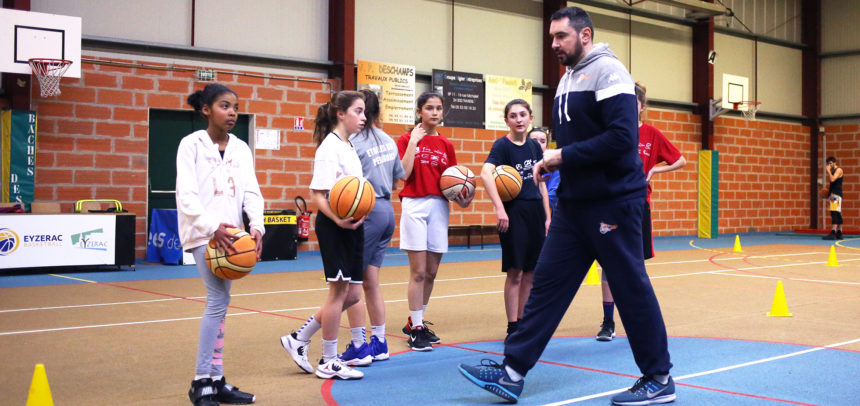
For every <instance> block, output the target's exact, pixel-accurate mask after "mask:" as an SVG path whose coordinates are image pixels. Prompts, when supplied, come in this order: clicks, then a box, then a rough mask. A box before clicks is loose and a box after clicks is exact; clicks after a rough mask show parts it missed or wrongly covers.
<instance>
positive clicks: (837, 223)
mask: <svg viewBox="0 0 860 406" xmlns="http://www.w3.org/2000/svg"><path fill="white" fill-rule="evenodd" d="M826 164H827V166H825V167H824V174H825V175H827V182H828V183H829V184H830V187H829V188H828V193H829V196H828V197H827V204H828V206H829V209H830V223H831V224H832V226H831V227H832V228H831V229H830V234H827V235H826V236H824V237H823V238H822V239H823V240H841V239H842V223H843V221H842V177H843V176H845V172H843V171H842V168H840V167H839V163H838V162H837V161H836V158H835V157H832V156H831V157H828V158H827V161H826Z"/></svg>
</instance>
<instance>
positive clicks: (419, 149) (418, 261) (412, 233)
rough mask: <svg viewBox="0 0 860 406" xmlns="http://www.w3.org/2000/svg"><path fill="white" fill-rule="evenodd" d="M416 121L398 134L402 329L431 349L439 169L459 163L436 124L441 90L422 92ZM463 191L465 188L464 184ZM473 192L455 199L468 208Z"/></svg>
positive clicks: (441, 216) (444, 247) (442, 202)
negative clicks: (404, 258) (405, 264)
mask: <svg viewBox="0 0 860 406" xmlns="http://www.w3.org/2000/svg"><path fill="white" fill-rule="evenodd" d="M416 105H417V112H418V123H417V124H416V125H415V128H413V129H412V131H410V132H408V133H406V134H403V135H401V136H400V138H398V139H397V151H398V153H399V154H400V162H401V163H402V164H403V170H404V171H406V182H405V183H404V185H403V190H401V191H400V200H401V203H402V206H401V207H402V214H401V216H400V249H401V250H403V251H406V254H407V255H408V256H409V287H408V290H407V298H408V302H409V318H407V320H406V325H405V326H404V327H403V334H406V335H408V336H409V338H408V340H407V341H406V344H407V345H408V346H409V347H410V348H412V350H413V351H431V350H433V346H432V345H433V344H438V343H440V342H441V339H439V337H438V336H436V334H435V333H434V332H433V331H432V330H430V329H429V328H427V324H432V323H429V322H427V320H425V319H424V313H425V312H426V311H427V304H428V303H429V302H430V294H431V293H433V283H434V281H435V280H436V273H437V272H438V271H439V263H440V262H441V261H442V254H444V253H446V252H448V220H449V212H450V209H449V205H448V200H447V199H445V197H443V196H442V190H441V189H439V179H440V178H441V177H442V172H444V171H445V169H448V168H449V167H451V166H454V165H457V156H456V154H455V152H454V144H452V143H451V141H449V140H448V139H447V138H445V136H443V135H442V134H440V133H439V132H438V131H437V129H438V127H439V126H440V125H441V124H442V117H443V112H444V110H445V109H444V102H443V99H442V95H440V94H439V93H434V92H424V93H422V94H421V95H420V96H418V100H417V101H416ZM464 190H465V188H464ZM472 197H474V196H458V197H457V198H456V199H455V200H454V202H455V203H457V204H458V205H459V206H460V207H464V208H465V207H468V206H469V203H471V201H472Z"/></svg>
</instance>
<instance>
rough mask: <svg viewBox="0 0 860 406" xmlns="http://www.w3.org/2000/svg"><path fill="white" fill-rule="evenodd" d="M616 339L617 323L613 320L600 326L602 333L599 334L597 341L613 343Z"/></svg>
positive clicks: (605, 321)
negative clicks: (613, 339)
mask: <svg viewBox="0 0 860 406" xmlns="http://www.w3.org/2000/svg"><path fill="white" fill-rule="evenodd" d="M614 337H615V322H614V321H612V320H603V323H602V324H600V332H599V333H597V337H596V338H597V341H612V338H614Z"/></svg>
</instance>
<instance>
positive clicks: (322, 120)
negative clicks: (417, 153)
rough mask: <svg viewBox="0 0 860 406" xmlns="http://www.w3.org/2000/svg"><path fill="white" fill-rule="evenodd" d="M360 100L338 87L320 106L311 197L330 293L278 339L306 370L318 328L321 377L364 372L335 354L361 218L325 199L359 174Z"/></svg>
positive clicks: (356, 264) (356, 293)
mask: <svg viewBox="0 0 860 406" xmlns="http://www.w3.org/2000/svg"><path fill="white" fill-rule="evenodd" d="M365 121H366V118H365V116H364V99H363V97H362V95H361V93H359V92H354V91H342V92H338V93H337V94H335V95H334V96H332V99H331V102H329V103H326V104H323V105H322V106H320V108H319V111H318V112H317V118H316V123H315V125H316V127H315V128H314V143H316V144H317V151H316V155H315V156H314V175H313V178H312V179H311V185H310V189H311V199H312V201H313V202H314V203H315V204H316V206H317V208H318V209H319V212H318V214H317V216H316V223H315V225H314V230H315V231H316V235H317V239H318V241H319V245H320V255H321V256H322V260H323V269H324V271H325V277H326V281H328V287H329V290H328V298H326V301H325V303H323V305H322V307H321V308H320V310H319V311H317V312H316V314H314V315H313V316H311V317H310V318H309V319H308V320H307V322H305V324H304V325H303V326H302V328H300V329H299V330H298V331H296V332H293V333H291V334H287V335H285V336H283V337H281V344H282V345H283V346H284V348H285V349H286V350H287V351H288V352H289V353H290V356H291V357H292V358H293V360H294V361H295V362H296V364H297V365H298V366H299V368H301V369H302V370H304V371H305V372H307V373H313V372H314V368H313V367H312V366H311V364H310V362H309V361H308V347H309V344H310V339H311V337H312V336H313V335H314V333H316V332H317V330H319V329H322V358H321V359H320V361H319V365H318V366H317V368H316V375H317V376H318V377H320V378H323V379H331V378H340V379H360V378H362V377H363V376H364V374H363V373H361V372H359V371H356V370H354V369H352V368H350V367H349V366H347V365H346V364H345V363H344V362H343V360H341V359H340V358H339V357H338V355H337V333H338V329H339V328H340V318H341V313H342V312H343V311H344V310H345V309H346V308H348V307H350V306H352V305H353V304H355V303H357V302H358V300H359V298H360V297H361V283H362V271H363V270H362V250H363V248H364V227H363V226H362V223H364V219H365V218H364V217H362V218H360V219H353V218H349V219H342V218H340V217H338V216H337V214H335V213H334V211H333V210H332V208H331V206H330V205H329V202H328V192H329V190H331V188H332V186H334V184H335V182H337V180H338V179H340V178H341V177H343V176H349V175H351V176H359V177H360V176H362V169H361V161H360V160H359V158H358V154H356V152H355V149H354V148H353V146H352V144H351V143H350V142H349V135H350V134H353V133H357V132H359V131H361V129H362V128H364V123H365Z"/></svg>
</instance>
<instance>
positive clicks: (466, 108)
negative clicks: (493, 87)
mask: <svg viewBox="0 0 860 406" xmlns="http://www.w3.org/2000/svg"><path fill="white" fill-rule="evenodd" d="M433 89H434V90H435V91H436V92H438V93H439V94H441V95H442V96H443V97H444V98H445V106H446V109H445V110H446V111H445V122H444V123H443V125H445V126H446V127H462V128H484V76H483V75H481V74H480V73H466V72H455V71H450V70H439V69H433Z"/></svg>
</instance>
